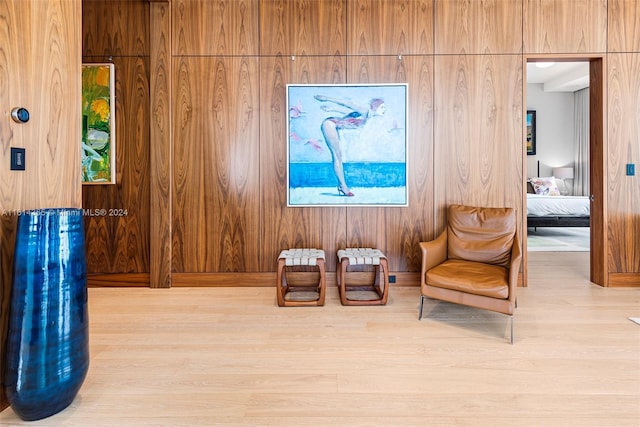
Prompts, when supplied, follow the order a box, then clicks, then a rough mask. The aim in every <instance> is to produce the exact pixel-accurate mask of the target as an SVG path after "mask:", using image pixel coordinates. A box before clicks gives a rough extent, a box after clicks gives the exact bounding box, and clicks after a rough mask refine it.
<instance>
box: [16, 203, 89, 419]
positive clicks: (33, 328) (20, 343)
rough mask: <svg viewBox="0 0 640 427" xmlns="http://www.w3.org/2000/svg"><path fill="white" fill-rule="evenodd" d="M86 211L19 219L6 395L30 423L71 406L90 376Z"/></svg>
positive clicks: (35, 213) (40, 212)
mask: <svg viewBox="0 0 640 427" xmlns="http://www.w3.org/2000/svg"><path fill="white" fill-rule="evenodd" d="M85 256H86V255H85V244H84V228H83V218H82V210H81V209H65V208H60V209H42V210H34V211H27V212H22V213H21V215H20V217H19V218H18V224H17V232H16V246H15V253H14V264H13V283H12V289H11V299H10V303H9V304H10V305H9V329H8V337H7V359H6V375H5V391H6V394H7V399H8V401H9V404H10V405H11V408H12V409H13V411H14V412H15V413H16V414H17V415H18V416H19V417H20V418H22V419H23V420H25V421H33V420H38V419H42V418H46V417H48V416H51V415H53V414H56V413H58V412H60V411H61V410H63V409H64V408H66V407H67V406H69V404H71V402H72V401H73V399H74V398H75V396H76V394H77V393H78V391H79V390H80V387H81V386H82V383H83V382H84V379H85V377H86V375H87V371H88V369H89V322H88V315H87V268H86V258H85Z"/></svg>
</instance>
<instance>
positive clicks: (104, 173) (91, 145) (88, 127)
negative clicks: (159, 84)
mask: <svg viewBox="0 0 640 427" xmlns="http://www.w3.org/2000/svg"><path fill="white" fill-rule="evenodd" d="M114 90H115V78H114V67H113V64H83V65H82V182H83V183H84V184H115V176H116V175H115V117H114V114H113V113H114V110H115V102H114V98H115V96H114Z"/></svg>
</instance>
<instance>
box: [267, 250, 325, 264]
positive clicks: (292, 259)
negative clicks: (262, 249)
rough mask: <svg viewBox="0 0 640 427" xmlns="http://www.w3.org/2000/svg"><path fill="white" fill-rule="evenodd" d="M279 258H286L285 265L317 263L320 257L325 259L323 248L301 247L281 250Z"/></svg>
mask: <svg viewBox="0 0 640 427" xmlns="http://www.w3.org/2000/svg"><path fill="white" fill-rule="evenodd" d="M278 259H284V260H285V265H316V264H317V263H318V259H322V260H324V251H323V250H322V249H313V248H299V249H286V250H284V251H282V252H280V256H279V257H278Z"/></svg>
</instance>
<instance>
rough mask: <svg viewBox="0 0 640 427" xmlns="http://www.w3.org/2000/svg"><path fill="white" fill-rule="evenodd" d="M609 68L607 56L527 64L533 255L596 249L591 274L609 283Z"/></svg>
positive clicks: (529, 238) (527, 206) (528, 227)
mask: <svg viewBox="0 0 640 427" xmlns="http://www.w3.org/2000/svg"><path fill="white" fill-rule="evenodd" d="M602 70H603V60H602V58H557V57H548V56H547V57H535V58H528V59H527V62H526V80H525V81H526V89H525V102H526V110H527V116H526V117H527V118H526V123H525V126H526V132H525V135H526V138H527V149H526V153H525V154H524V155H525V159H524V163H523V165H524V175H525V179H526V180H527V183H526V188H527V193H528V194H527V196H526V198H525V201H524V204H525V206H524V209H523V211H524V212H525V214H526V217H525V221H526V227H523V228H524V230H525V233H524V238H525V244H526V248H527V254H530V253H531V252H589V255H588V259H589V265H588V266H587V267H585V270H586V271H585V272H584V274H585V276H586V275H587V274H588V277H589V280H590V281H592V282H594V283H597V284H599V285H601V286H606V282H605V278H606V274H605V272H604V269H605V266H606V263H604V247H605V246H604V245H605V241H604V236H605V234H604V227H603V224H604V221H603V216H604V212H603V206H604V205H603V203H602V200H603V197H604V191H603V182H602V180H603V176H604V174H603V170H604V153H603V150H602V146H603V141H604V134H603V132H604V104H603V102H602V99H603V97H604V94H603V88H604V84H603V72H602ZM598 202H599V203H598ZM527 254H525V260H527V259H528V256H527ZM527 267H528V266H527V265H525V268H527ZM587 271H588V272H587ZM525 277H526V274H525Z"/></svg>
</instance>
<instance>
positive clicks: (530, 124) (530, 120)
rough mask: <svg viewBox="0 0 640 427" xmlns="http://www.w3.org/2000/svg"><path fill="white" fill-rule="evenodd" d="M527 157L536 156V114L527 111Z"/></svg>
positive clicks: (532, 111)
mask: <svg viewBox="0 0 640 427" xmlns="http://www.w3.org/2000/svg"><path fill="white" fill-rule="evenodd" d="M526 143H527V155H528V156H533V155H535V154H536V112H535V111H534V110H528V111H527V141H526Z"/></svg>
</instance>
